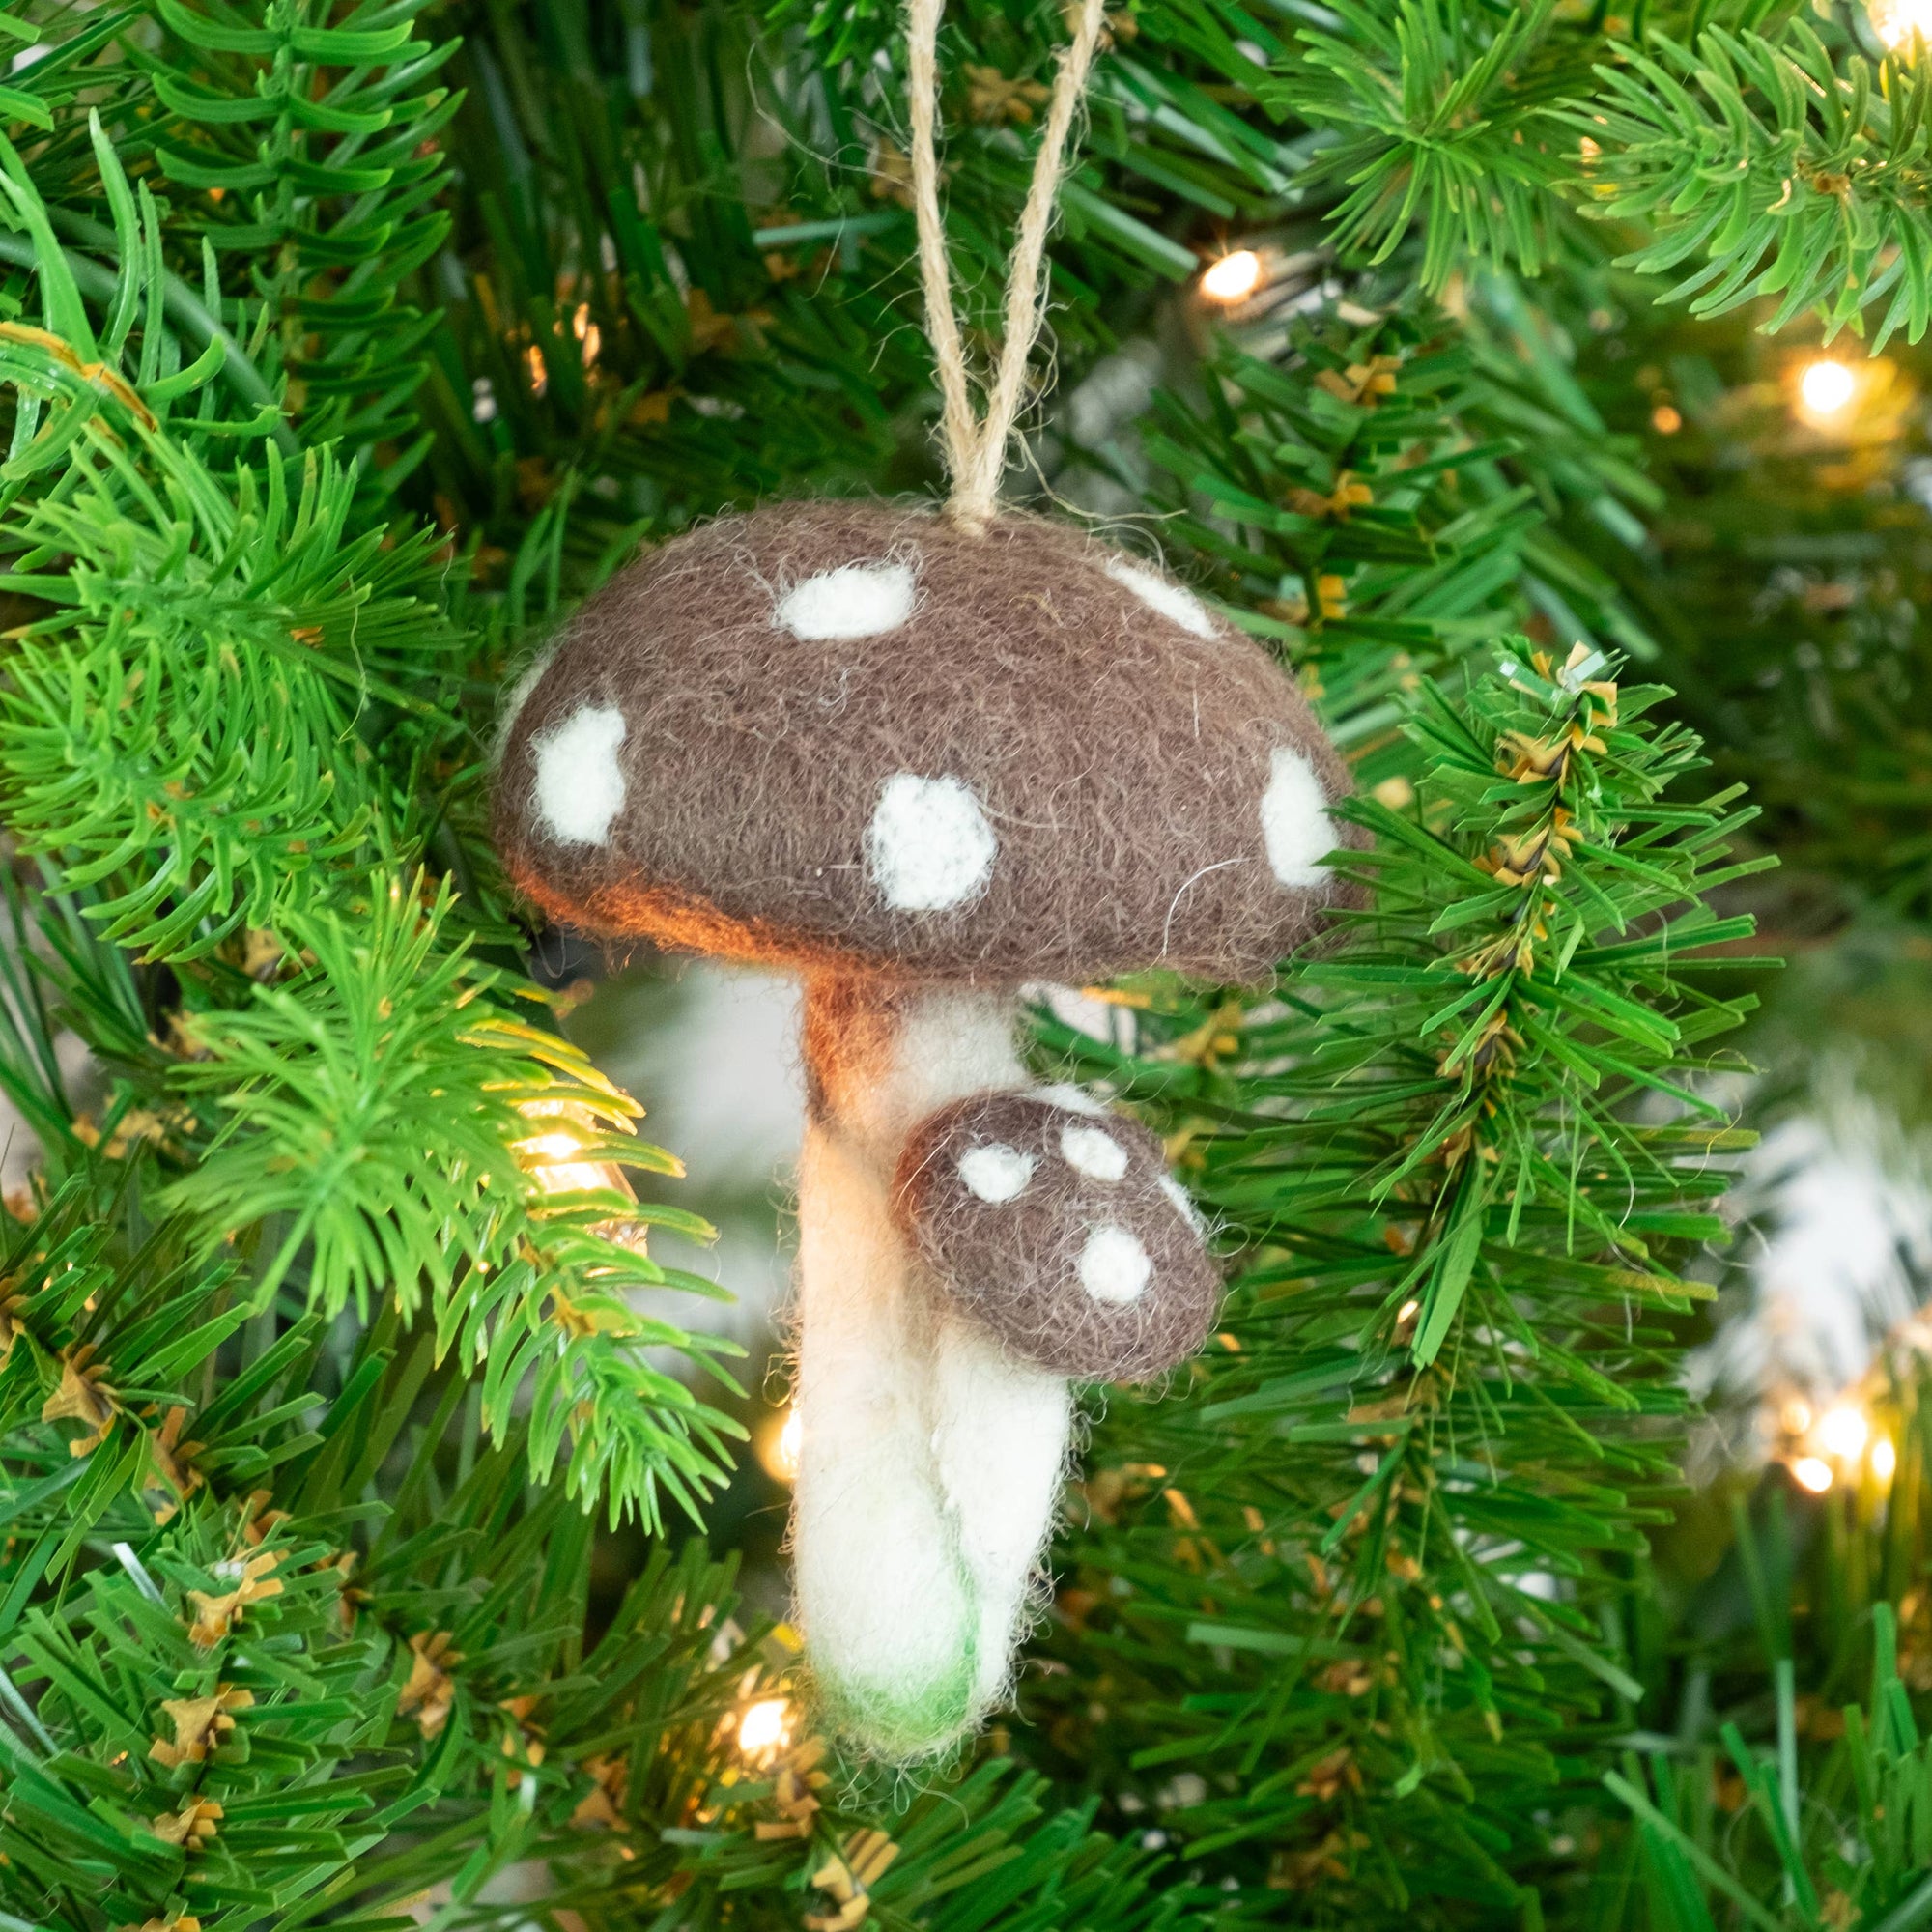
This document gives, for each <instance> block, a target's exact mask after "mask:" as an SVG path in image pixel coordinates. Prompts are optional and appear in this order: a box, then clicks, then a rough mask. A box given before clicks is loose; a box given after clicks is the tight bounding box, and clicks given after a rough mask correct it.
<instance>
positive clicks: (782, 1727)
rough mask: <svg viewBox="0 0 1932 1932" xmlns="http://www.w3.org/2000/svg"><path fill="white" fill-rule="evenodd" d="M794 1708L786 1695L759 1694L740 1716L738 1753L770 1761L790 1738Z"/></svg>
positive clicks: (756, 1759) (754, 1760)
mask: <svg viewBox="0 0 1932 1932" xmlns="http://www.w3.org/2000/svg"><path fill="white" fill-rule="evenodd" d="M791 1731H792V1710H791V1703H790V1701H789V1699H787V1698H784V1697H760V1698H759V1699H758V1701H757V1702H756V1703H755V1704H748V1705H746V1707H745V1709H744V1712H743V1713H742V1715H741V1716H740V1717H739V1719H738V1755H739V1756H740V1757H742V1758H745V1759H747V1760H749V1761H751V1762H753V1763H769V1762H770V1761H771V1760H772V1759H773V1758H775V1757H776V1756H777V1755H778V1754H779V1752H780V1751H781V1750H783V1749H784V1747H785V1746H786V1745H788V1744H789V1743H790V1742H791Z"/></svg>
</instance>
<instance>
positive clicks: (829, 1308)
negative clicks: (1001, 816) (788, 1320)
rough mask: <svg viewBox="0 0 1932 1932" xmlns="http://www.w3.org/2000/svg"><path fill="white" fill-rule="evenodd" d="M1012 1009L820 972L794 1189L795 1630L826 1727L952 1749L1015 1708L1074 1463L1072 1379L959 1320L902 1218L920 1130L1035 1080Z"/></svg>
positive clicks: (879, 1740)
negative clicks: (909, 1141)
mask: <svg viewBox="0 0 1932 1932" xmlns="http://www.w3.org/2000/svg"><path fill="white" fill-rule="evenodd" d="M1015 1019H1016V1015H1015V1012H1014V1009H1013V1006H1012V1003H1011V1001H1010V1000H1009V999H1005V998H1002V997H1000V996H998V995H994V994H988V993H985V992H981V991H979V990H977V989H970V988H960V989H952V988H947V987H944V986H899V985H894V984H890V983H885V982H880V981H876V980H871V981H852V980H838V979H831V978H825V977H821V978H818V979H815V980H813V981H812V982H811V984H810V988H809V991H808V996H807V1003H806V1027H805V1040H806V1058H807V1066H808V1074H809V1082H808V1084H809V1095H810V1119H809V1122H808V1127H807V1133H806V1142H805V1149H804V1153H803V1156H802V1159H801V1163H800V1174H799V1269H798V1272H799V1301H798V1311H797V1332H798V1344H797V1346H798V1363H797V1376H796V1402H797V1409H798V1416H799V1425H800V1443H799V1469H798V1476H797V1480H796V1483H795V1486H794V1490H793V1517H792V1551H793V1578H794V1591H795V1594H796V1614H797V1618H798V1622H799V1625H800V1628H801V1629H802V1631H803V1632H804V1634H805V1639H806V1656H807V1661H808V1663H809V1665H810V1670H811V1673H812V1677H813V1681H814V1683H815V1685H816V1687H817V1689H818V1692H819V1695H820V1698H821V1700H822V1702H823V1704H824V1705H825V1709H826V1716H827V1718H828V1719H829V1720H830V1721H831V1722H832V1723H833V1724H834V1725H835V1726H836V1727H838V1729H840V1730H841V1731H843V1732H844V1733H845V1734H846V1735H848V1736H850V1737H852V1738H854V1739H855V1740H857V1741H858V1742H859V1743H861V1744H862V1745H864V1746H865V1747H867V1749H868V1750H870V1751H871V1752H873V1753H874V1754H875V1755H877V1756H881V1757H886V1758H893V1759H898V1760H911V1759H916V1758H919V1757H923V1756H929V1755H931V1754H932V1753H934V1752H936V1751H940V1750H943V1749H945V1748H946V1747H948V1746H949V1745H951V1744H952V1743H953V1742H954V1741H955V1740H956V1739H957V1738H958V1737H959V1736H960V1735H962V1734H963V1733H964V1732H965V1731H967V1730H969V1729H971V1728H972V1726H973V1725H975V1724H976V1723H978V1722H979V1721H980V1719H981V1718H983V1716H984V1715H985V1713H986V1711H987V1710H988V1709H989V1708H990V1707H991V1706H992V1705H993V1704H994V1703H995V1702H996V1701H997V1700H998V1699H999V1698H1000V1697H1001V1696H1002V1695H1003V1694H1004V1691H1005V1689H1006V1686H1007V1684H1008V1682H1009V1677H1010V1674H1011V1667H1012V1666H1011V1660H1012V1656H1013V1652H1014V1648H1015V1646H1016V1644H1017V1642H1018V1639H1019V1636H1020V1634H1021V1631H1022V1629H1023V1626H1024V1624H1025V1621H1026V1616H1027V1605H1028V1601H1029V1595H1030V1590H1031V1585H1032V1581H1033V1578H1034V1577H1035V1574H1036V1571H1037V1564H1038V1560H1039V1555H1040V1551H1041V1549H1042V1548H1043V1546H1044V1544H1045V1541H1046V1537H1047V1533H1048V1531H1049V1530H1050V1529H1051V1527H1052V1522H1053V1515H1054V1509H1055V1505H1056V1502H1057V1499H1058V1496H1059V1493H1060V1490H1061V1485H1062V1479H1063V1476H1064V1471H1065V1461H1066V1454H1067V1440H1068V1434H1069V1429H1070V1423H1071V1394H1070V1391H1069V1389H1068V1387H1067V1384H1066V1381H1065V1378H1063V1377H1060V1376H1056V1375H1053V1374H1050V1373H1047V1372H1044V1371H1042V1370H1040V1369H1038V1368H1037V1367H1035V1366H1033V1365H1031V1364H1029V1363H1026V1362H1023V1361H1019V1360H1016V1359H1015V1358H1013V1357H1012V1356H1011V1355H1010V1353H1009V1351H1008V1350H1005V1349H1004V1348H1003V1346H1002V1345H1001V1344H1000V1342H999V1340H998V1338H997V1337H995V1336H993V1335H991V1334H990V1333H989V1332H988V1331H987V1330H986V1329H984V1328H983V1327H982V1326H981V1325H980V1323H979V1322H977V1321H974V1320H972V1319H970V1318H968V1317H965V1316H962V1315H958V1314H954V1313H951V1312H949V1311H948V1310H946V1308H945V1307H944V1304H943V1302H942V1300H941V1298H940V1297H939V1296H938V1295H937V1294H936V1293H935V1292H934V1290H933V1288H932V1285H931V1284H930V1283H929V1282H927V1281H926V1280H925V1279H924V1278H923V1263H922V1262H921V1260H920V1258H919V1256H918V1254H917V1253H916V1251H915V1250H914V1248H913V1246H912V1244H911V1242H910V1241H909V1240H908V1239H907V1238H906V1236H905V1235H904V1234H903V1232H902V1231H901V1230H900V1228H899V1227H898V1226H897V1225H896V1223H895V1220H894V1218H893V1214H892V1206H891V1200H890V1191H891V1188H892V1186H893V1181H894V1176H895V1170H896V1167H897V1163H898V1159H899V1154H900V1151H901V1149H902V1148H903V1146H904V1145H905V1142H906V1138H907V1135H908V1133H909V1132H911V1131H913V1130H914V1129H916V1128H917V1126H918V1124H919V1122H920V1121H921V1120H922V1118H923V1116H925V1115H926V1114H927V1113H929V1112H930V1111H931V1110H932V1109H933V1108H934V1107H936V1106H943V1105H945V1104H947V1103H949V1102H952V1101H954V1100H956V1099H958V1098H959V1097H960V1096H962V1095H965V1094H972V1093H975V1092H978V1091H980V1090H982V1089H983V1088H985V1087H986V1086H987V1085H989V1084H995V1083H996V1084H999V1085H1001V1086H1004V1087H1008V1088H1010V1087H1013V1086H1016V1085H1018V1084H1020V1083H1022V1082H1023V1081H1024V1080H1025V1078H1026V1073H1025V1069H1024V1067H1023V1065H1021V1062H1020V1059H1019V1056H1018V1052H1017V1048H1016V1045H1015V1040H1014V1028H1015Z"/></svg>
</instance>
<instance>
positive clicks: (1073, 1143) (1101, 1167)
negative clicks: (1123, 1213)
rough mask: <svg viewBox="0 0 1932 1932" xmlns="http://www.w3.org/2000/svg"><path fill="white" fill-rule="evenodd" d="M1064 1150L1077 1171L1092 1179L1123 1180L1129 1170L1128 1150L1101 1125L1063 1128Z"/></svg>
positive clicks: (1067, 1161) (1062, 1148)
mask: <svg viewBox="0 0 1932 1932" xmlns="http://www.w3.org/2000/svg"><path fill="white" fill-rule="evenodd" d="M1060 1151H1061V1153H1062V1154H1063V1155H1065V1160H1066V1164H1067V1166H1068V1167H1070V1168H1072V1169H1073V1171H1074V1172H1075V1173H1076V1174H1084V1175H1086V1176H1087V1177H1088V1178H1089V1179H1092V1180H1119V1179H1121V1177H1122V1175H1123V1174H1125V1173H1126V1171H1127V1151H1126V1149H1125V1148H1123V1147H1122V1145H1121V1144H1120V1142H1119V1141H1117V1140H1116V1139H1115V1138H1114V1137H1113V1135H1112V1134H1110V1133H1108V1132H1106V1131H1105V1130H1104V1129H1103V1128H1100V1127H1062V1128H1061V1130H1060Z"/></svg>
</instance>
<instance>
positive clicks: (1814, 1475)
mask: <svg viewBox="0 0 1932 1932" xmlns="http://www.w3.org/2000/svg"><path fill="white" fill-rule="evenodd" d="M1791 1473H1792V1475H1793V1476H1794V1477H1795V1478H1796V1479H1797V1481H1798V1483H1799V1485H1800V1486H1801V1487H1802V1488H1804V1489H1807V1490H1809V1491H1810V1492H1811V1493H1812V1494H1813V1495H1814V1496H1822V1495H1823V1494H1824V1493H1825V1492H1826V1491H1827V1490H1829V1489H1830V1488H1831V1487H1832V1465H1831V1463H1826V1462H1821V1461H1820V1460H1819V1459H1818V1458H1817V1457H1816V1456H1801V1457H1799V1459H1798V1460H1797V1462H1795V1463H1792V1465H1791Z"/></svg>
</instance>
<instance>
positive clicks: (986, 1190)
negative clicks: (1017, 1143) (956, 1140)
mask: <svg viewBox="0 0 1932 1932" xmlns="http://www.w3.org/2000/svg"><path fill="white" fill-rule="evenodd" d="M1037 1165H1038V1162H1037V1161H1036V1159H1035V1158H1034V1156H1033V1155H1032V1154H1030V1153H1024V1152H1022V1151H1020V1150H1019V1149H1018V1148H1016V1147H1009V1146H1008V1145H1007V1144H1006V1142H1005V1141H988V1142H987V1143H986V1145H985V1146H984V1147H976V1148H968V1149H967V1150H966V1151H965V1152H964V1153H962V1154H961V1155H960V1156H959V1162H958V1174H959V1179H961V1180H962V1181H964V1182H965V1183H966V1191H967V1192H968V1193H969V1194H973V1195H977V1196H978V1197H979V1198H980V1200H981V1201H994V1202H999V1201H1016V1200H1018V1199H1019V1197H1020V1196H1021V1195H1022V1194H1024V1193H1025V1192H1026V1187H1027V1182H1028V1181H1030V1180H1031V1179H1033V1171H1034V1169H1035V1167H1037Z"/></svg>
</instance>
